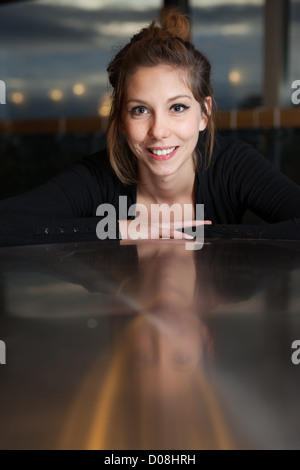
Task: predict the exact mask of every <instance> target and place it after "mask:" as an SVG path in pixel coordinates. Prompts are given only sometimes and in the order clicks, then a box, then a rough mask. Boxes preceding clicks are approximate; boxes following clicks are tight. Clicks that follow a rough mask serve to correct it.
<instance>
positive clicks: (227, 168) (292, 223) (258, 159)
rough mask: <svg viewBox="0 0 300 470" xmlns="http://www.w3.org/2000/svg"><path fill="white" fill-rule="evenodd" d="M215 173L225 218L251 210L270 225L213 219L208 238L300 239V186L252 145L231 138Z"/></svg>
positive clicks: (222, 149)
mask: <svg viewBox="0 0 300 470" xmlns="http://www.w3.org/2000/svg"><path fill="white" fill-rule="evenodd" d="M213 174H214V181H213V182H214V183H215V182H217V184H218V187H216V194H215V195H214V196H215V197H214V199H217V198H218V197H219V201H218V204H220V205H222V208H223V214H224V217H226V215H227V214H229V216H228V217H229V218H231V219H232V218H233V217H232V216H231V215H230V214H238V217H239V216H240V215H242V214H243V213H244V212H245V211H246V210H247V209H250V210H251V211H253V212H254V213H255V214H257V215H258V216H259V217H261V218H262V219H263V220H265V221H266V222H267V224H266V225H239V224H231V223H229V224H226V223H224V224H218V223H217V224H214V221H213V225H212V226H211V227H209V226H208V227H205V236H206V237H207V238H265V239H284V240H288V239H290V240H298V239H300V187H299V186H298V185H297V184H296V183H294V182H293V181H291V180H290V179H289V178H287V177H286V176H285V175H283V174H282V173H281V172H280V171H278V170H277V169H276V168H275V167H274V166H273V165H272V164H271V163H270V162H269V161H268V160H267V159H266V158H264V157H263V156H262V155H261V154H260V153H258V152H257V151H256V150H254V149H253V148H252V147H251V146H250V145H248V144H244V143H243V142H240V141H236V140H234V139H228V144H227V145H226V146H224V147H221V149H220V155H219V158H218V159H217V160H216V162H215V167H214V169H213ZM211 186H212V184H211ZM217 192H218V193H219V194H217ZM220 194H221V195H222V199H220Z"/></svg>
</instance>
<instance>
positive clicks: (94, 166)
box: [0, 153, 119, 246]
mask: <svg viewBox="0 0 300 470" xmlns="http://www.w3.org/2000/svg"><path fill="white" fill-rule="evenodd" d="M101 159H103V161H104V159H105V155H104V153H103V154H102V153H99V154H97V155H96V156H93V157H89V158H87V159H83V161H82V162H81V163H78V164H76V165H73V166H71V167H70V168H68V169H66V170H64V171H63V172H62V173H60V174H58V175H57V176H55V177H53V178H51V179H50V180H49V181H48V182H46V183H45V184H43V185H41V186H40V187H38V188H36V189H34V190H33V191H30V192H28V193H26V194H21V195H18V196H15V197H12V198H9V199H6V200H3V201H1V202H0V245H1V246H9V245H10V246H11V245H28V244H41V243H64V242H69V241H74V242H76V241H91V240H98V238H97V235H96V226H97V224H98V223H99V220H100V217H96V209H97V207H98V205H99V204H101V203H103V202H109V200H108V198H111V199H112V198H113V196H114V193H113V191H114V186H115V185H114V182H113V181H112V179H113V177H112V175H110V174H109V172H107V171H106V166H105V165H104V164H103V165H99V162H98V160H99V161H101ZM102 167H103V169H102ZM115 228H116V230H115V233H116V238H119V231H118V224H116V227H115Z"/></svg>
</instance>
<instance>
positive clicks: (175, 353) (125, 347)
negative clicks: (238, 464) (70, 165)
mask: <svg viewBox="0 0 300 470" xmlns="http://www.w3.org/2000/svg"><path fill="white" fill-rule="evenodd" d="M0 312H1V313H0V340H1V341H2V342H1V345H2V349H1V351H2V352H1V351H0V352H1V355H0V362H1V357H2V364H0V416H1V426H0V448H1V449H104V450H106V449H110V450H112V449H115V450H117V449H119V450H131V449H137V450H138V449H143V450H147V449H152V450H160V449H172V450H174V449H186V450H188V449H190V450H198V449H300V410H299V406H298V396H299V393H300V364H299V365H298V362H300V242H289V241H267V240H259V241H255V240H251V241H247V240H211V241H210V242H209V243H205V244H204V246H203V247H202V249H199V250H187V249H186V245H185V243H182V242H181V241H177V240H157V241H140V242H139V243H136V244H124V245H122V244H119V242H117V241H116V242H110V241H102V242H100V241H99V242H93V243H77V244H73V243H68V244H58V245H40V246H27V247H11V248H1V249H0ZM297 340H299V346H298V349H299V355H298V354H297ZM4 362H5V363H4Z"/></svg>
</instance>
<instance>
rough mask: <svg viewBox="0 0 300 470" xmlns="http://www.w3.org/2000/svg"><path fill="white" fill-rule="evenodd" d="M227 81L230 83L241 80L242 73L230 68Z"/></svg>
mask: <svg viewBox="0 0 300 470" xmlns="http://www.w3.org/2000/svg"><path fill="white" fill-rule="evenodd" d="M228 78H229V81H230V82H231V83H234V84H236V83H240V82H241V80H242V75H241V73H240V72H239V71H238V70H232V71H231V72H230V73H229V75H228Z"/></svg>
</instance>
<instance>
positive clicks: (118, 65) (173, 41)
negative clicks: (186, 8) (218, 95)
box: [107, 11, 215, 184]
mask: <svg viewBox="0 0 300 470" xmlns="http://www.w3.org/2000/svg"><path fill="white" fill-rule="evenodd" d="M160 64H165V65H170V66H172V67H176V68H177V69H178V68H180V69H183V70H186V71H187V72H188V77H189V87H190V89H191V91H192V93H193V95H194V98H195V99H196V100H197V101H198V102H199V104H200V106H201V111H202V113H203V114H204V115H205V116H206V118H207V127H206V139H205V149H204V153H205V157H206V161H205V167H206V168H207V167H208V166H209V164H210V160H211V157H212V151H213V142H214V134H215V124H214V107H215V103H214V98H213V90H212V87H211V84H210V73H211V65H210V62H209V61H208V59H207V58H206V57H205V55H204V54H202V53H201V52H199V51H198V50H197V49H196V48H195V47H194V45H193V44H192V43H191V42H190V26H189V22H188V20H187V18H186V16H184V15H182V14H179V13H177V12H170V11H169V12H167V13H165V14H163V15H162V20H161V27H159V26H157V23H156V20H153V21H152V23H151V24H150V25H149V26H148V27H147V28H144V29H142V30H141V31H140V32H139V33H138V34H136V35H134V36H133V37H132V39H131V41H130V42H129V43H128V44H127V45H126V46H125V47H123V48H122V49H121V50H120V51H119V52H118V53H117V55H116V56H115V57H114V59H113V60H112V61H111V62H110V64H109V66H108V68H107V71H108V76H109V81H110V84H111V85H112V87H113V92H112V104H111V111H110V115H109V118H108V126H107V146H108V151H109V157H110V162H111V165H112V167H113V169H114V171H115V172H116V174H117V176H118V178H119V179H120V180H121V181H122V182H123V183H125V184H132V183H135V182H137V162H136V158H135V157H134V156H133V155H132V153H131V151H130V149H129V146H128V145H127V143H126V142H125V141H124V138H123V136H122V134H121V132H120V124H121V113H122V107H123V100H124V94H125V91H126V86H127V83H128V80H129V78H130V77H131V76H132V75H133V74H134V72H135V71H136V69H137V68H138V67H153V66H156V65H160ZM208 97H211V98H212V106H211V109H209V108H208V104H207V98H208ZM194 161H195V163H196V157H195V158H194Z"/></svg>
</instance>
